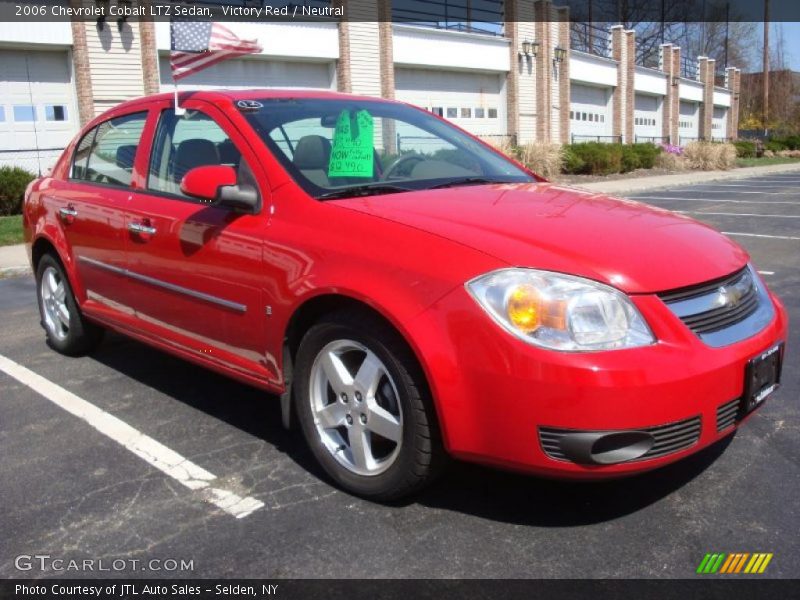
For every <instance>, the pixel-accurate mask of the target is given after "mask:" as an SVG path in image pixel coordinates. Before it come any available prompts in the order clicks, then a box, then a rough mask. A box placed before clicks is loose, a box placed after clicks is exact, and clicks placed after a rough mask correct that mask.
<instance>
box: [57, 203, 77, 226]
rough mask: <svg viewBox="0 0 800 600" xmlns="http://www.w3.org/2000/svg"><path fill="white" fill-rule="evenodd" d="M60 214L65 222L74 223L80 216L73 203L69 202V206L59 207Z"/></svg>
mask: <svg viewBox="0 0 800 600" xmlns="http://www.w3.org/2000/svg"><path fill="white" fill-rule="evenodd" d="M58 214H59V215H61V219H62V220H63V221H64V222H65V223H72V222H73V221H74V220H75V217H77V216H78V211H77V210H75V207H74V206H72V204H68V205H67V206H62V207H61V208H59V209H58Z"/></svg>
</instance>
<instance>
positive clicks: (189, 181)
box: [181, 165, 258, 212]
mask: <svg viewBox="0 0 800 600" xmlns="http://www.w3.org/2000/svg"><path fill="white" fill-rule="evenodd" d="M181 191H182V192H183V193H184V194H186V195H187V196H192V197H194V198H200V199H201V200H206V201H208V202H209V203H212V204H217V205H219V206H226V207H228V208H232V209H234V210H239V211H243V212H255V211H256V209H257V208H258V192H257V191H256V189H255V188H254V187H253V186H250V185H241V186H240V185H237V175H236V170H235V169H234V168H233V167H228V166H225V165H206V166H203V167H195V168H194V169H192V170H190V171H189V172H188V173H186V175H184V176H183V179H182V180H181Z"/></svg>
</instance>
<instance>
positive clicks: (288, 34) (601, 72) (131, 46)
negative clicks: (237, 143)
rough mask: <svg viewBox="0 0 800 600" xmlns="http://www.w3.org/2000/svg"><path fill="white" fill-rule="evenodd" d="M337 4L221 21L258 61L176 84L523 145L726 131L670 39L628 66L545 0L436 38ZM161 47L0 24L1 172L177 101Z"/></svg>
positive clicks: (630, 55) (727, 102)
mask: <svg viewBox="0 0 800 600" xmlns="http://www.w3.org/2000/svg"><path fill="white" fill-rule="evenodd" d="M77 1H80V0H77ZM87 1H88V0H87ZM116 1H117V0H111V2H112V3H114V2H116ZM333 1H334V2H335V3H336V4H337V5H338V4H341V5H343V6H344V7H345V11H346V13H345V14H346V15H348V16H349V19H348V20H343V21H341V22H337V21H335V20H331V21H329V22H317V23H302V22H280V23H279V22H259V23H251V22H248V23H234V24H231V25H230V27H231V28H232V29H234V30H235V31H236V33H237V35H239V36H240V37H241V38H246V39H247V38H255V39H258V40H259V41H260V42H261V45H262V47H263V49H264V50H263V52H262V53H261V54H259V55H254V56H247V57H243V58H238V59H233V60H229V61H225V62H223V63H219V64H217V65H215V66H213V67H211V68H209V69H207V70H205V71H202V72H199V73H197V74H195V75H192V76H190V77H188V78H186V79H185V80H182V82H181V84H180V86H179V87H180V88H181V89H198V88H212V87H224V88H252V87H281V88H311V89H326V90H340V91H345V92H352V93H357V94H366V95H374V96H383V97H388V98H395V99H398V100H402V101H405V102H410V103H412V104H415V105H418V106H421V107H424V108H426V109H428V110H431V111H433V112H435V113H437V114H440V115H441V116H443V117H445V118H447V119H449V120H452V121H453V122H454V123H456V124H458V125H460V126H461V127H464V128H465V129H467V130H469V131H471V132H473V133H475V134H477V135H480V136H484V137H486V139H489V140H490V141H503V140H508V141H511V142H512V143H517V144H524V143H527V142H530V141H533V140H544V141H551V142H557V143H569V142H578V141H585V140H600V141H623V142H635V141H654V142H661V141H671V142H672V143H676V144H677V143H684V142H686V141H689V140H693V139H725V138H730V137H732V136H735V135H736V127H735V123H736V122H737V119H738V115H737V111H738V106H737V100H736V98H737V97H738V94H736V93H735V91H736V90H737V89H738V80H739V72H738V70H737V69H732V68H731V69H727V71H726V76H725V82H724V83H725V84H726V87H715V68H714V61H713V60H712V59H707V58H704V57H700V58H699V59H697V60H696V61H694V60H687V59H686V57H683V58H681V56H680V49H679V48H677V47H674V46H672V45H671V44H666V45H664V46H663V47H662V48H661V53H660V56H659V57H658V61H657V62H658V64H651V65H648V66H645V65H639V64H636V59H635V57H636V42H635V34H634V32H632V31H625V30H624V29H623V28H622V27H621V26H618V27H612V28H611V29H610V30H595V29H592V31H591V32H590V33H589V37H588V40H587V37H586V30H583V31H581V30H579V29H576V27H575V26H571V25H570V24H569V21H568V14H567V9H565V8H559V7H557V6H554V5H553V3H551V2H550V0H505V1H504V2H500V1H498V2H493V3H491V4H492V6H493V7H494V8H492V10H494V11H496V14H494V21H492V19H489V18H484V21H485V22H481V23H478V24H475V23H465V22H463V21H454V22H442V21H439V22H437V23H436V25H437V26H438V27H439V28H435V27H431V26H424V25H426V24H422V23H420V22H417V23H415V24H412V23H410V22H401V21H412V20H413V18H411V17H410V16H409V15H407V14H405V15H398V14H397V12H395V13H394V14H393V13H392V10H393V7H392V2H391V0H378V1H376V2H372V1H368V0H333ZM443 1H444V0H442V2H443ZM465 1H467V2H468V1H469V0H465ZM315 2H316V3H317V4H320V3H321V2H320V0H315ZM89 3H90V4H92V2H89ZM434 4H436V2H434ZM476 6H477V5H476ZM398 10H399V9H398ZM475 10H479V9H478V8H476V9H475ZM391 16H394V17H395V22H394V23H392V22H391V21H390V17H391ZM490 16H491V15H490ZM398 17H403V18H398ZM412 17H413V16H412ZM427 25H433V24H432V23H427ZM169 51H170V32H169V23H166V22H139V21H137V20H134V19H130V20H119V21H117V20H115V19H106V20H102V21H86V22H82V21H76V22H73V23H69V22H46V23H42V22H37V23H19V22H2V23H0V134H2V135H0V164H18V165H20V166H23V167H26V168H28V169H31V170H34V171H37V170H40V169H41V170H44V169H46V168H47V167H49V166H50V165H51V164H52V162H53V161H54V160H55V158H56V157H57V156H58V154H59V152H60V150H61V149H63V148H64V146H65V145H66V144H67V142H68V141H69V139H70V138H71V137H72V136H73V135H74V134H75V132H76V131H77V130H78V129H79V127H80V125H81V124H82V123H85V122H87V121H88V120H89V119H90V118H92V117H93V116H94V115H96V114H99V113H100V112H102V111H104V110H106V109H107V108H109V107H111V106H113V105H115V104H117V103H119V102H122V101H124V100H127V99H130V98H134V97H137V96H141V95H144V94H150V93H156V92H158V91H166V90H172V89H173V82H172V77H171V74H170V69H169ZM716 83H722V82H719V81H717V82H716Z"/></svg>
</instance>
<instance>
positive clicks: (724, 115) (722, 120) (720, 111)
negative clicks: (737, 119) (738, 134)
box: [711, 106, 728, 140]
mask: <svg viewBox="0 0 800 600" xmlns="http://www.w3.org/2000/svg"><path fill="white" fill-rule="evenodd" d="M711 137H713V138H714V139H715V140H724V139H726V138H727V137H728V109H727V108H725V107H724V106H715V107H714V116H713V117H712V119H711Z"/></svg>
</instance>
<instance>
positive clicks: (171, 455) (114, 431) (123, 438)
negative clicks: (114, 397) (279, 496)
mask: <svg viewBox="0 0 800 600" xmlns="http://www.w3.org/2000/svg"><path fill="white" fill-rule="evenodd" d="M0 371H4V372H5V373H6V374H8V375H10V376H11V377H13V378H14V379H16V380H17V381H19V382H20V383H23V384H25V385H27V386H28V387H29V388H31V389H32V390H33V391H35V392H36V393H38V394H40V395H41V396H44V397H45V398H47V399H48V400H50V402H52V403H53V404H55V405H57V406H60V407H61V408H63V409H64V410H66V411H67V412H69V413H72V414H73V415H75V416H76V417H78V418H79V419H83V420H84V421H86V422H87V423H88V424H89V425H91V426H92V427H94V428H95V429H96V430H97V431H99V432H100V433H102V434H103V435H105V436H107V437H109V438H111V439H112V440H114V441H115V442H117V443H118V444H120V445H121V446H122V447H123V448H126V449H128V450H130V451H131V452H133V453H134V454H135V455H136V456H138V457H139V458H141V459H143V460H144V461H146V462H147V463H149V464H150V465H152V466H154V467H155V468H156V469H158V470H160V471H162V472H163V473H166V474H167V475H169V476H170V477H172V478H173V479H175V480H176V481H178V482H179V483H181V484H182V485H184V486H186V487H187V488H189V489H190V490H202V493H203V495H204V498H205V500H206V501H208V502H210V503H211V504H214V505H216V506H218V507H219V508H221V509H222V510H224V511H225V512H226V513H228V514H230V515H233V516H234V517H236V518H237V519H241V518H242V517H246V516H247V515H249V514H251V513H252V512H253V511H256V510H258V509H259V508H261V507H263V506H264V503H263V502H261V501H260V500H256V499H255V498H250V497H244V498H242V497H241V496H238V495H236V494H234V493H233V492H231V491H230V490H225V489H222V488H218V487H213V486H212V485H211V482H212V481H214V480H215V479H216V478H217V476H216V475H214V474H213V473H210V472H208V471H206V470H205V469H204V468H202V467H200V466H198V465H196V464H194V463H193V462H192V461H190V460H189V459H188V458H186V457H184V456H181V455H180V454H178V453H177V452H175V451H174V450H172V449H170V448H167V447H166V446H164V445H163V444H161V443H160V442H157V441H156V440H154V439H153V438H151V437H149V436H147V435H145V434H143V433H142V432H141V431H139V430H138V429H135V428H134V427H131V426H130V425H128V424H127V423H125V422H124V421H122V420H120V419H118V418H117V417H115V416H113V415H111V414H109V413H107V412H105V411H104V410H102V409H100V408H98V407H96V406H95V405H94V404H91V403H90V402H87V401H86V400H84V399H83V398H79V397H78V396H76V395H75V394H73V393H72V392H70V391H67V390H65V389H64V388H62V387H61V386H59V385H56V384H55V383H53V382H52V381H50V380H48V379H45V378H44V377H42V376H41V375H38V374H36V373H34V372H33V371H31V370H30V369H28V368H26V367H23V366H22V365H20V364H18V363H16V362H14V361H13V360H11V359H9V358H6V357H5V356H3V355H0Z"/></svg>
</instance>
